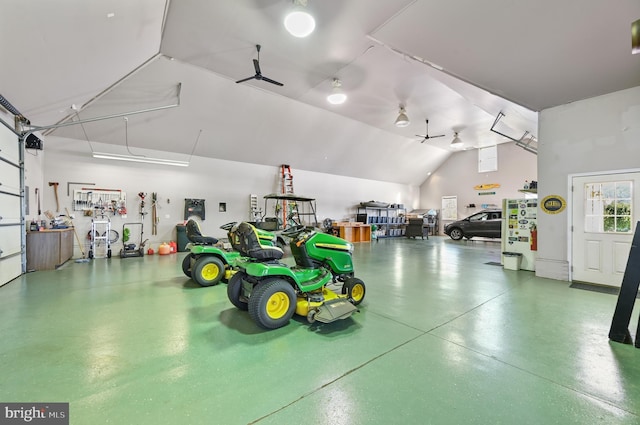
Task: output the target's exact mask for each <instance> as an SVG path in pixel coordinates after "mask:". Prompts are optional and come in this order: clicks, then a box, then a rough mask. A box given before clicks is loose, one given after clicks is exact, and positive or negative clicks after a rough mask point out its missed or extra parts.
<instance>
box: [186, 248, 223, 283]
mask: <svg viewBox="0 0 640 425" xmlns="http://www.w3.org/2000/svg"><path fill="white" fill-rule="evenodd" d="M224 270H225V267H224V263H223V262H222V260H221V259H219V258H218V257H214V256H213V255H206V256H204V257H200V258H198V259H197V260H196V262H195V264H194V265H193V268H192V269H191V278H192V279H193V280H195V281H196V283H198V285H200V286H213V285H217V284H218V283H220V281H221V280H222V277H223V276H224Z"/></svg>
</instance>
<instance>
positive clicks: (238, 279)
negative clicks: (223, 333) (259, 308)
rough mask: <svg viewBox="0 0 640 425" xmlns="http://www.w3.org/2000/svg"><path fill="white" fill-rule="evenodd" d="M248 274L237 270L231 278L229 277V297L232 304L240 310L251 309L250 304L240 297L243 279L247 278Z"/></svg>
mask: <svg viewBox="0 0 640 425" xmlns="http://www.w3.org/2000/svg"><path fill="white" fill-rule="evenodd" d="M245 276H246V274H245V273H243V272H237V273H236V274H234V275H233V276H231V279H229V284H228V285H227V297H228V298H229V301H231V304H233V305H235V306H236V307H238V308H239V309H240V310H244V311H247V310H249V304H247V303H246V302H245V301H242V300H241V299H240V296H241V295H242V280H243V279H244V278H245Z"/></svg>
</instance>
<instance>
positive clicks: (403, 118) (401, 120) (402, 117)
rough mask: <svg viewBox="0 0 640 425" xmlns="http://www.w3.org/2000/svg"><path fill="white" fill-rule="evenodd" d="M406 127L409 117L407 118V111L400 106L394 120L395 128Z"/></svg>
mask: <svg viewBox="0 0 640 425" xmlns="http://www.w3.org/2000/svg"><path fill="white" fill-rule="evenodd" d="M408 125H409V117H408V116H407V111H405V109H404V106H402V105H400V113H399V114H398V118H396V127H406V126H408Z"/></svg>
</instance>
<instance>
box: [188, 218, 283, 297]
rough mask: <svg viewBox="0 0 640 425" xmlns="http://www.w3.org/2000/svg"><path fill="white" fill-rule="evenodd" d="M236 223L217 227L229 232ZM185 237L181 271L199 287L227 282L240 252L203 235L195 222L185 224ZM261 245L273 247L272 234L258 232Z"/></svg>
mask: <svg viewBox="0 0 640 425" xmlns="http://www.w3.org/2000/svg"><path fill="white" fill-rule="evenodd" d="M235 224H236V223H235V222H234V223H227V224H224V225H222V226H220V228H221V229H223V230H226V231H227V232H229V231H230V230H231V229H232V228H233V226H234V225H235ZM185 230H186V234H187V239H189V243H188V244H187V247H186V248H187V250H189V251H190V252H189V254H187V255H186V256H185V257H184V259H183V260H182V271H183V272H184V274H185V275H186V276H187V277H190V278H191V279H193V280H194V281H195V282H196V283H198V284H199V285H200V286H213V285H217V284H218V283H220V281H223V282H227V281H228V280H229V278H230V277H231V275H232V274H233V273H234V270H233V264H234V263H235V261H236V260H237V259H238V258H240V253H239V252H238V251H236V250H234V249H232V248H226V247H225V244H223V243H222V242H220V241H218V239H216V238H214V237H211V236H202V233H201V232H200V226H199V225H198V222H197V221H195V220H193V219H190V220H189V221H187V225H186V229H185ZM257 235H258V240H259V243H260V244H263V245H265V246H270V245H274V244H275V235H274V234H273V233H271V232H267V231H264V230H258V233H257Z"/></svg>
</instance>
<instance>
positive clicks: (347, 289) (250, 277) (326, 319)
mask: <svg viewBox="0 0 640 425" xmlns="http://www.w3.org/2000/svg"><path fill="white" fill-rule="evenodd" d="M284 234H285V236H287V237H289V238H291V242H290V245H289V246H290V247H291V253H292V255H293V257H294V259H295V266H288V265H286V264H283V263H281V262H280V261H279V260H280V259H281V258H282V256H283V252H282V250H281V249H279V248H278V247H274V246H264V245H261V244H260V238H259V233H258V231H257V229H256V228H255V227H254V226H253V225H251V224H249V223H245V222H243V223H239V224H238V225H236V226H233V228H232V229H231V230H230V231H229V241H230V242H231V245H232V246H233V248H234V249H235V250H236V251H238V252H239V257H238V258H236V259H235V261H234V266H235V269H236V270H237V272H236V273H235V274H233V275H232V276H231V277H230V279H229V281H228V286H227V295H228V297H229V300H230V301H231V303H232V304H233V305H235V306H236V307H237V308H239V309H241V310H248V311H249V315H250V316H251V318H252V319H253V320H254V321H255V322H256V323H257V324H258V325H259V326H260V327H262V328H265V329H276V328H280V327H282V326H285V325H286V324H287V323H289V320H290V319H291V317H292V316H293V314H294V313H295V314H298V315H300V316H303V317H306V318H307V320H308V322H309V323H313V322H315V321H318V322H322V323H330V322H333V321H336V320H340V319H346V318H348V317H350V316H351V314H353V313H354V312H355V311H357V310H358V309H357V306H358V305H359V304H360V303H361V302H362V300H363V299H364V296H365V284H364V282H363V281H362V280H360V279H358V278H356V277H354V270H353V260H352V253H353V244H351V243H350V242H347V241H345V240H344V239H341V238H338V237H336V236H333V235H329V234H326V233H322V232H320V231H319V230H318V229H316V228H313V227H308V226H295V227H292V228H290V229H287V230H286V231H285V232H284Z"/></svg>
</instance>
